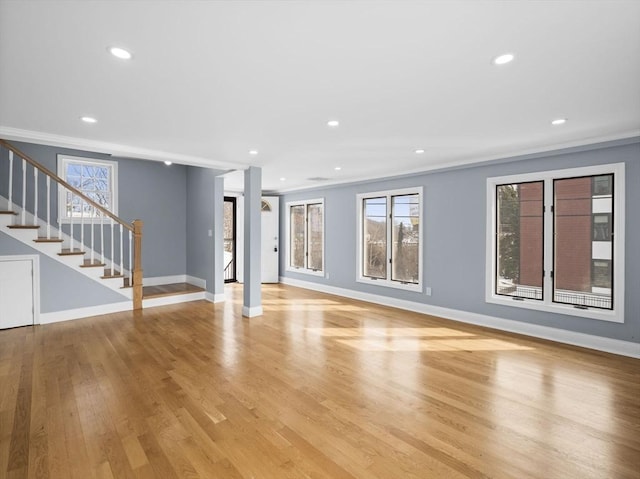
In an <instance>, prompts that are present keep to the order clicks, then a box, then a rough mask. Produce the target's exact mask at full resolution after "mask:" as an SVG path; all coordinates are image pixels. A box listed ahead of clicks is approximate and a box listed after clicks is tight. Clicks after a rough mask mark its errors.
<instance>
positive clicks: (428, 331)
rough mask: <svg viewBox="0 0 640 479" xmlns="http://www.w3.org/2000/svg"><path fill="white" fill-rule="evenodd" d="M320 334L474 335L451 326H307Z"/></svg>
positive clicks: (343, 335) (386, 335) (368, 335)
mask: <svg viewBox="0 0 640 479" xmlns="http://www.w3.org/2000/svg"><path fill="white" fill-rule="evenodd" d="M309 331H312V332H314V333H316V334H320V335H321V336H342V337H345V336H367V337H371V336H385V337H389V336H392V337H451V336H465V337H469V336H475V335H474V334H471V333H466V332H464V331H458V330H456V329H451V328H369V327H365V328H309Z"/></svg>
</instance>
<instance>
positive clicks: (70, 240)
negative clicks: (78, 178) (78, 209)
mask: <svg viewBox="0 0 640 479" xmlns="http://www.w3.org/2000/svg"><path fill="white" fill-rule="evenodd" d="M69 251H70V252H71V253H73V192H72V193H71V208H70V209H69Z"/></svg>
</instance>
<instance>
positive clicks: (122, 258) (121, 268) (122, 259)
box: [120, 225, 124, 275]
mask: <svg viewBox="0 0 640 479" xmlns="http://www.w3.org/2000/svg"><path fill="white" fill-rule="evenodd" d="M120 273H121V274H123V275H124V250H123V249H122V225H120Z"/></svg>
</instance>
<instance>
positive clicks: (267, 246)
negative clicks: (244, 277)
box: [261, 196, 280, 283]
mask: <svg viewBox="0 0 640 479" xmlns="http://www.w3.org/2000/svg"><path fill="white" fill-rule="evenodd" d="M279 205H280V198H278V197H277V196H263V197H262V207H261V210H262V213H261V215H262V282H263V283H277V282H278V259H279V257H280V253H279V251H278V250H279V249H280V245H279V242H278V236H279V233H280V231H279V224H280V222H279V214H280V208H279Z"/></svg>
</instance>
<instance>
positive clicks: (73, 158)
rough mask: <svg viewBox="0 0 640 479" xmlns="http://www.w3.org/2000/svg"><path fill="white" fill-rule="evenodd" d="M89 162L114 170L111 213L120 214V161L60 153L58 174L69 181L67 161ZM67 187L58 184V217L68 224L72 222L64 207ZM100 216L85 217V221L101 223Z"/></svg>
mask: <svg viewBox="0 0 640 479" xmlns="http://www.w3.org/2000/svg"><path fill="white" fill-rule="evenodd" d="M69 162H71V163H88V164H93V165H96V164H97V165H102V166H109V167H110V168H111V172H112V178H111V181H112V183H113V191H112V196H111V202H112V205H111V206H112V208H111V210H110V211H111V213H113V214H114V215H116V216H118V162H117V161H110V160H102V159H97V158H87V157H82V156H70V155H58V160H57V163H58V164H57V169H58V176H59V177H60V178H62V179H63V180H65V181H67V179H66V177H65V173H64V172H65V166H66V164H67V163H69ZM66 191H67V190H66V188H63V187H61V186H58V219H59V220H60V222H61V223H65V224H68V223H70V222H71V220H70V218H69V217H68V216H67V215H66V211H65V208H64V203H65V199H64V194H65V192H66ZM77 221H78V219H75V220H74V222H77ZM100 221H101V220H100V218H84V219H83V222H84V223H100Z"/></svg>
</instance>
